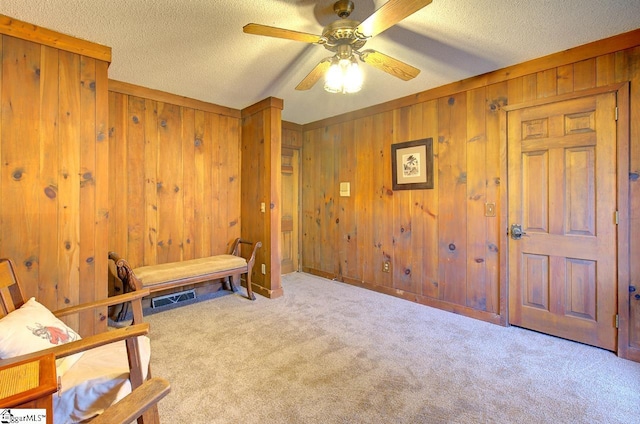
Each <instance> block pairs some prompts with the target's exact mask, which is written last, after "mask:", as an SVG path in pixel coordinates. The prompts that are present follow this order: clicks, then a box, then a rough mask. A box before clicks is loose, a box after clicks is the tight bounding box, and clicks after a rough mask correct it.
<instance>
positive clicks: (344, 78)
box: [324, 57, 362, 94]
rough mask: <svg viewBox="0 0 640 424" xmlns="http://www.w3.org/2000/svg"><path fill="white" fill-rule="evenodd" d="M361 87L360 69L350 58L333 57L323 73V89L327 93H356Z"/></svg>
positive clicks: (353, 59)
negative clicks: (324, 73)
mask: <svg viewBox="0 0 640 424" xmlns="http://www.w3.org/2000/svg"><path fill="white" fill-rule="evenodd" d="M361 88H362V71H361V70H360V67H359V66H358V63H357V62H356V61H355V58H353V57H351V59H340V60H338V59H333V60H332V62H331V66H330V67H329V70H328V71H327V74H326V75H325V80H324V89H325V91H328V92H329V93H345V94H351V93H357V92H358V91H360V89H361Z"/></svg>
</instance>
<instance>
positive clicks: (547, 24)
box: [0, 0, 640, 124]
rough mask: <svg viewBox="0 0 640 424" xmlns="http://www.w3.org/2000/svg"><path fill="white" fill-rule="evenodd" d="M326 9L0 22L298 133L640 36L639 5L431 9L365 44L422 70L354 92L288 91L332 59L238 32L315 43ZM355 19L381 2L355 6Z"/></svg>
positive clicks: (499, 3)
mask: <svg viewBox="0 0 640 424" xmlns="http://www.w3.org/2000/svg"><path fill="white" fill-rule="evenodd" d="M333 3H334V1H333V0H319V1H312V0H254V1H247V0H153V1H149V0H0V13H1V14H4V15H8V16H11V17H13V18H16V19H19V20H22V21H26V22H29V23H32V24H35V25H38V26H42V27H45V28H49V29H52V30H55V31H58V32H62V33H65V34H69V35H73V36H75V37H79V38H83V39H86V40H89V41H93V42H96V43H99V44H103V45H107V46H110V47H111V48H112V63H111V66H110V68H109V78H111V79H115V80H118V81H123V82H128V83H132V84H136V85H141V86H144V87H149V88H153V89H157V90H162V91H166V92H169V93H174V94H179V95H182V96H186V97H191V98H194V99H198V100H203V101H206V102H210V103H215V104H218V105H222V106H227V107H231V108H235V109H242V108H245V107H247V106H250V105H252V104H254V103H256V102H258V101H260V100H263V99H264V98H266V97H270V96H273V97H278V98H281V99H283V100H284V110H283V113H282V115H283V119H284V120H286V121H290V122H295V123H298V124H306V123H309V122H313V121H316V120H319V119H323V118H328V117H330V116H335V115H339V114H342V113H345V112H349V111H352V110H357V109H361V108H364V107H367V106H372V105H375V104H379V103H383V102H386V101H389V100H393V99H397V98H399V97H404V96H407V95H409V94H413V93H417V92H421V91H424V90H428V89H430V88H433V87H438V86H441V85H444V84H447V83H450V82H454V81H458V80H461V79H464V78H467V77H470V76H474V75H478V74H482V73H485V72H488V71H492V70H496V69H499V68H503V67H505V66H510V65H514V64H517V63H520V62H523V61H527V60H530V59H534V58H537V57H540V56H544V55H547V54H550V53H555V52H558V51H562V50H565V49H568V48H571V47H575V46H578V45H581V44H585V43H588V42H591V41H595V40H599V39H602V38H606V37H609V36H612V35H616V34H620V33H623V32H627V31H631V30H633V29H637V28H640V0H535V1H534V0H434V1H433V3H432V4H430V5H428V6H426V7H425V8H423V9H422V10H420V11H418V12H416V13H415V14H413V15H411V16H409V17H408V18H406V19H404V20H403V21H402V22H400V23H399V24H397V25H396V26H394V27H392V28H390V29H388V30H387V31H385V32H383V33H381V34H379V35H377V36H376V37H374V38H372V39H371V40H369V41H368V42H367V44H366V47H365V48H372V49H375V50H378V51H380V52H382V53H385V54H387V55H389V56H392V57H394V58H397V59H399V60H402V61H404V62H406V63H409V64H410V65H413V66H415V67H417V68H419V69H421V71H422V72H421V73H420V74H419V75H418V77H417V78H415V79H413V80H411V81H408V82H405V81H402V80H400V79H397V78H394V77H392V76H390V75H388V74H386V73H384V72H382V71H380V70H378V69H375V68H373V67H370V66H368V65H365V64H362V66H363V71H364V77H365V82H364V86H363V89H362V91H361V92H359V93H357V94H348V95H343V94H329V93H326V92H325V91H324V90H323V88H322V82H321V81H320V82H318V83H317V84H316V85H315V86H314V87H313V88H312V89H311V90H309V91H296V90H295V89H294V88H295V86H296V85H297V84H298V83H299V82H300V81H301V80H302V79H303V78H304V77H305V76H306V75H307V74H308V73H309V72H310V71H311V69H312V68H313V67H314V66H315V65H316V64H317V63H318V62H319V61H320V60H322V59H323V58H325V57H327V56H330V55H331V54H330V52H328V51H327V50H326V49H324V48H323V47H321V46H318V45H310V44H305V43H301V42H297V41H290V40H282V39H276V38H270V37H260V36H256V35H249V34H244V33H243V32H242V27H243V26H244V25H245V24H247V23H250V22H254V23H259V24H264V25H270V26H277V27H282V28H287V29H292V30H296V31H302V32H308V33H312V34H318V35H319V34H321V32H322V28H323V27H324V26H325V25H327V24H328V23H330V22H332V21H333V20H335V19H337V17H336V16H335V15H334V14H333V12H332V6H333ZM354 3H355V11H354V12H353V14H352V15H351V17H350V19H354V20H358V21H362V20H364V19H365V18H366V17H367V16H369V15H370V14H371V13H373V11H374V10H376V9H378V8H379V7H380V6H382V5H383V4H384V3H386V1H385V0H375V1H374V0H354Z"/></svg>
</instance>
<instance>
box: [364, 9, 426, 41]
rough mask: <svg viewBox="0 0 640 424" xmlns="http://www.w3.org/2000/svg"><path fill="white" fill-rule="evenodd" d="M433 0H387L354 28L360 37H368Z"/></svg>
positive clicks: (389, 26) (387, 27)
mask: <svg viewBox="0 0 640 424" xmlns="http://www.w3.org/2000/svg"><path fill="white" fill-rule="evenodd" d="M432 1H433V0H389V1H388V2H386V3H385V4H384V5H383V6H382V7H381V8H380V9H378V10H376V11H375V12H373V14H372V15H371V16H369V17H368V18H367V19H365V20H364V21H363V22H362V23H361V24H360V25H358V27H357V28H356V34H357V35H358V37H360V38H370V37H373V36H374V35H378V34H380V33H381V32H382V31H385V30H386V29H389V28H391V27H392V26H394V25H395V24H397V23H398V22H400V21H401V20H403V19H404V18H406V17H407V16H409V15H412V14H414V13H415V12H417V11H418V10H420V9H422V8H423V7H425V6H426V5H428V4H429V3H431V2H432Z"/></svg>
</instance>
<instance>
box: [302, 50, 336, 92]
mask: <svg viewBox="0 0 640 424" xmlns="http://www.w3.org/2000/svg"><path fill="white" fill-rule="evenodd" d="M329 66H331V58H326V59H322V60H321V61H320V63H318V64H317V65H316V67H315V68H313V69H312V70H311V72H309V75H307V76H306V77H304V79H303V80H302V81H300V84H298V85H297V86H296V90H308V89H310V88H311V87H313V86H314V85H315V83H316V82H318V80H319V79H320V78H322V77H323V76H324V74H326V73H327V70H328V69H329Z"/></svg>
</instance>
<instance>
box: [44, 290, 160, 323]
mask: <svg viewBox="0 0 640 424" xmlns="http://www.w3.org/2000/svg"><path fill="white" fill-rule="evenodd" d="M145 296H149V289H143V290H136V291H134V292H130V293H126V294H120V295H118V296H112V297H108V298H106V299H102V300H96V301H93V302H88V303H83V304H81V305H75V306H70V307H68V308H64V309H58V310H57V311H53V314H54V315H55V316H56V317H58V318H60V317H63V316H67V315H72V314H76V313H78V312H82V311H86V310H87V309H95V308H100V307H106V306H112V305H118V304H120V303H124V302H130V301H132V300H137V299H142V298H143V297H145Z"/></svg>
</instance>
